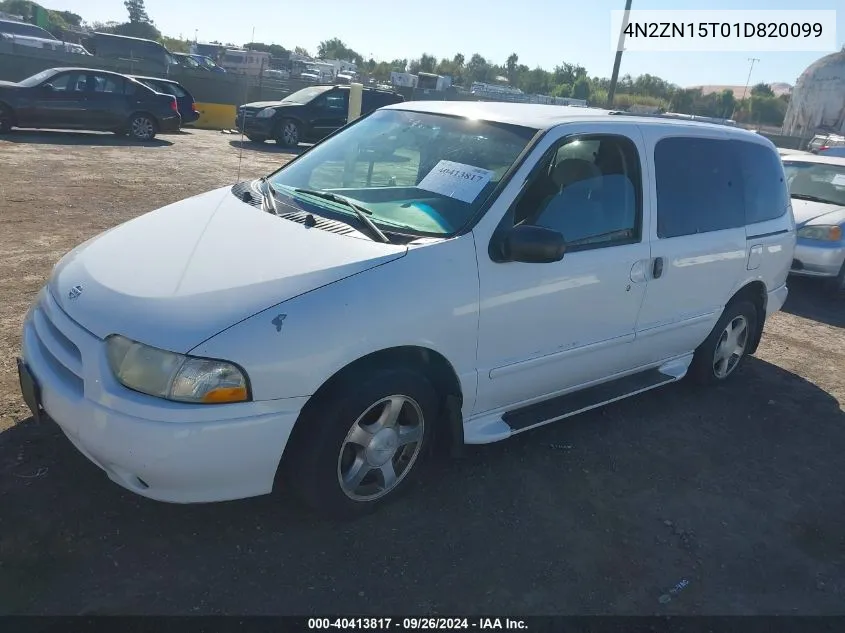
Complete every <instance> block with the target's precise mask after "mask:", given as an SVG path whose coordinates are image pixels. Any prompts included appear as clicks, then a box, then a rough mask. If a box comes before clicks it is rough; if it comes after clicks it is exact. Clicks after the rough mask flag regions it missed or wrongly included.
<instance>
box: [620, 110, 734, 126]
mask: <svg viewBox="0 0 845 633" xmlns="http://www.w3.org/2000/svg"><path fill="white" fill-rule="evenodd" d="M608 114H615V115H622V116H636V117H648V118H653V119H674V120H680V121H697V122H699V123H713V124H715V125H727V126H730V127H736V121H734V120H733V119H722V118H719V117H709V116H701V115H699V114H683V113H681V112H655V113H639V112H626V111H625V110H611V111H610V112H608Z"/></svg>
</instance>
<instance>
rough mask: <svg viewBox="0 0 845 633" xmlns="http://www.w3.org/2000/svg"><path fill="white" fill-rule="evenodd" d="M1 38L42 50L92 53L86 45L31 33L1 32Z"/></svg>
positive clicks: (79, 53) (81, 53) (78, 53)
mask: <svg viewBox="0 0 845 633" xmlns="http://www.w3.org/2000/svg"><path fill="white" fill-rule="evenodd" d="M0 39H3V40H5V41H7V42H11V43H12V44H17V45H18V46H28V47H30V48H40V49H41V50H50V51H61V52H64V53H75V54H77V55H90V54H91V53H89V52H88V51H87V50H85V47H84V46H82V45H80V44H73V43H71V42H62V41H61V40H57V39H55V38H52V39H47V38H44V37H31V36H29V35H17V34H14V33H0Z"/></svg>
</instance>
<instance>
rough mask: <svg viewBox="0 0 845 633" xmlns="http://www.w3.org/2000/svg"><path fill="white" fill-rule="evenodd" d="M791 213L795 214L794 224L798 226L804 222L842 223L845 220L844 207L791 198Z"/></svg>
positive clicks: (817, 223)
mask: <svg viewBox="0 0 845 633" xmlns="http://www.w3.org/2000/svg"><path fill="white" fill-rule="evenodd" d="M792 215H794V216H795V225H796V226H797V227H799V228H800V227H801V226H803V225H805V224H815V225H819V224H842V223H843V222H845V207H842V206H840V205H838V204H828V203H826V202H812V201H811V200H797V199H795V198H793V199H792Z"/></svg>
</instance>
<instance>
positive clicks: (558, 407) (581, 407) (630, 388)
mask: <svg viewBox="0 0 845 633" xmlns="http://www.w3.org/2000/svg"><path fill="white" fill-rule="evenodd" d="M677 380H678V378H677V377H675V376H670V375H667V374H664V373H662V372H661V371H660V370H659V369H649V370H647V371H644V372H640V373H638V374H632V375H630V376H625V377H624V378H618V379H616V380H611V381H610V382H606V383H602V384H600V385H595V386H594V387H588V388H587V389H584V390H582V391H576V392H573V393H567V394H565V395H562V396H558V397H557V398H552V399H551V400H545V401H543V402H538V403H536V404H531V405H528V406H527V407H521V408H519V409H514V410H513V411H508V412H507V413H505V414H504V415H503V416H502V420H504V422H505V423H506V424H507V425H508V426H509V427H511V428H512V429H513V430H514V431H521V430H523V429H527V428H529V427H532V426H537V425H538V424H544V423H547V422H554V421H555V420H560V419H562V418H566V417H569V416H571V415H575V414H576V413H580V412H582V411H587V410H588V409H595V408H596V407H600V406H601V405H603V404H607V403H609V402H612V401H614V400H620V399H622V398H624V397H626V396H630V395H634V394H636V393H640V392H642V391H648V390H649V389H654V388H655V387H659V386H661V385H665V384H667V383H670V382H675V381H677Z"/></svg>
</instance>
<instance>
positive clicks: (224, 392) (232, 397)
mask: <svg viewBox="0 0 845 633" xmlns="http://www.w3.org/2000/svg"><path fill="white" fill-rule="evenodd" d="M246 399H247V393H246V387H218V388H217V389H212V390H211V391H209V392H208V393H207V394H205V395H204V396H203V397H202V401H203V402H205V403H207V404H223V403H224V402H243V401H244V400H246Z"/></svg>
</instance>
